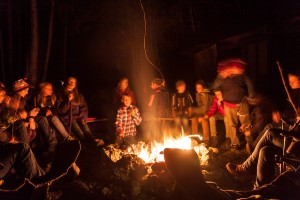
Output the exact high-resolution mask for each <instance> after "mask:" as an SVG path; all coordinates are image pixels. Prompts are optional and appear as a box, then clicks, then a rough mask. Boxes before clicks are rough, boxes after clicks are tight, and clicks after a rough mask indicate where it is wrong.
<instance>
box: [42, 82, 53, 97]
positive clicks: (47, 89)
mask: <svg viewBox="0 0 300 200" xmlns="http://www.w3.org/2000/svg"><path fill="white" fill-rule="evenodd" d="M52 94H53V88H52V85H51V84H46V85H45V86H44V87H42V96H45V97H46V96H51V95H52Z"/></svg>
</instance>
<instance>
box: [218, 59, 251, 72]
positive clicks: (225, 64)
mask: <svg viewBox="0 0 300 200" xmlns="http://www.w3.org/2000/svg"><path fill="white" fill-rule="evenodd" d="M246 65H247V63H245V62H244V61H242V60H241V59H239V58H231V59H226V60H222V61H220V62H219V63H218V67H217V72H221V71H223V70H225V69H228V68H232V67H235V68H238V69H242V70H245V69H246Z"/></svg>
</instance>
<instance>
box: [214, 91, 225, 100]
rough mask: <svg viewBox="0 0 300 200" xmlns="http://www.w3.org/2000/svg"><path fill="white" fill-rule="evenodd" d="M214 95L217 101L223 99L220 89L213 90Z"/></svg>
mask: <svg viewBox="0 0 300 200" xmlns="http://www.w3.org/2000/svg"><path fill="white" fill-rule="evenodd" d="M215 95H216V97H217V99H218V101H219V102H221V101H223V96H222V92H221V91H215Z"/></svg>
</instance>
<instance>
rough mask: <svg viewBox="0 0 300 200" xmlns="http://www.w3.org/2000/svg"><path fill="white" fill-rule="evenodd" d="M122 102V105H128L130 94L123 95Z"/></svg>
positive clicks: (130, 100)
mask: <svg viewBox="0 0 300 200" xmlns="http://www.w3.org/2000/svg"><path fill="white" fill-rule="evenodd" d="M122 102H123V104H124V106H126V107H128V106H130V105H131V102H132V99H131V97H130V96H127V95H123V97H122Z"/></svg>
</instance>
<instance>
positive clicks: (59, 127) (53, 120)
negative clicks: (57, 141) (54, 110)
mask: <svg viewBox="0 0 300 200" xmlns="http://www.w3.org/2000/svg"><path fill="white" fill-rule="evenodd" d="M48 119H49V121H50V122H51V124H52V125H53V126H54V127H55V128H56V130H57V131H58V132H59V133H60V134H61V135H62V136H63V137H64V138H68V137H69V133H68V132H67V130H66V128H65V126H64V125H63V124H62V122H61V121H60V119H59V118H58V117H57V116H56V115H51V116H49V117H48Z"/></svg>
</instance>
